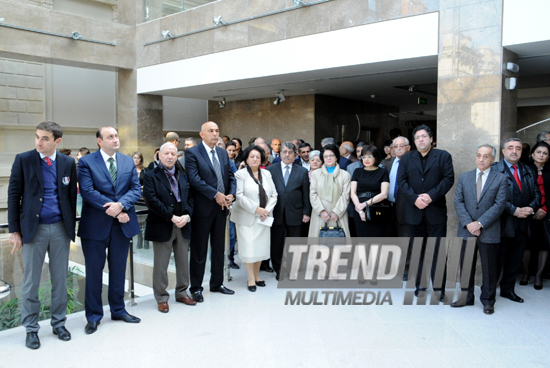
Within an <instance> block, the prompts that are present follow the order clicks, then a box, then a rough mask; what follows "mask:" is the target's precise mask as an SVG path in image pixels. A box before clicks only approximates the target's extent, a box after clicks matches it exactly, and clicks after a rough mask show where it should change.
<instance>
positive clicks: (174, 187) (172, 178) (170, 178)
mask: <svg viewBox="0 0 550 368" xmlns="http://www.w3.org/2000/svg"><path fill="white" fill-rule="evenodd" d="M168 181H169V182H170V187H172V193H174V197H176V202H178V203H179V202H181V198H180V188H179V186H178V180H177V179H176V177H175V175H174V174H172V173H168Z"/></svg>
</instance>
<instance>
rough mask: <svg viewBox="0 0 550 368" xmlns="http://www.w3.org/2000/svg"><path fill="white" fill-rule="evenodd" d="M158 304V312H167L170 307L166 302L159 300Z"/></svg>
mask: <svg viewBox="0 0 550 368" xmlns="http://www.w3.org/2000/svg"><path fill="white" fill-rule="evenodd" d="M158 305H159V312H161V313H168V311H170V307H168V303H167V302H161V303H158Z"/></svg>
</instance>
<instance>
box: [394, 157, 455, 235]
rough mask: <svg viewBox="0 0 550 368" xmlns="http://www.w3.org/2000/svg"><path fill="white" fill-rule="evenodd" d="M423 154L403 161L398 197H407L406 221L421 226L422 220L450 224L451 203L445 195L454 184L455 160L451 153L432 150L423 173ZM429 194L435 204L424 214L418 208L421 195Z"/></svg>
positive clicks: (399, 174) (398, 176) (400, 169)
mask: <svg viewBox="0 0 550 368" xmlns="http://www.w3.org/2000/svg"><path fill="white" fill-rule="evenodd" d="M421 156H422V155H421V153H420V152H418V151H412V152H407V153H405V154H404V155H403V156H402V157H401V161H400V163H399V171H398V173H397V186H398V187H399V190H398V193H397V197H398V198H399V197H401V196H403V198H402V200H403V201H404V203H403V210H404V213H405V221H406V223H407V224H409V225H418V224H419V223H420V221H422V216H423V215H425V216H426V220H427V221H428V223H430V224H441V223H444V222H446V221H447V203H446V201H445V194H447V192H448V191H449V190H450V189H451V187H452V186H453V183H454V170H453V160H452V158H451V155H450V154H449V152H447V151H444V150H440V149H432V150H431V152H430V153H429V156H428V161H427V162H426V168H425V169H424V170H422V162H421ZM422 193H427V194H428V195H429V196H430V197H431V199H432V203H430V205H428V207H426V208H425V209H423V210H421V209H419V208H418V207H416V206H415V205H414V202H415V201H416V199H417V198H418V195H419V194H422Z"/></svg>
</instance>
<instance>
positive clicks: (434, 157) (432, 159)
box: [420, 148, 439, 172]
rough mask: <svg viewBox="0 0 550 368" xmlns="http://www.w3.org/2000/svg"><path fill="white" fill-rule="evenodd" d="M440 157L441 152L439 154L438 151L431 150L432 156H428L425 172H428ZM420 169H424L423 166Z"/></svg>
mask: <svg viewBox="0 0 550 368" xmlns="http://www.w3.org/2000/svg"><path fill="white" fill-rule="evenodd" d="M438 156H439V152H437V150H434V149H433V148H432V149H430V154H429V156H428V162H426V168H425V169H424V172H426V171H428V169H429V168H430V167H431V166H432V165H433V163H434V162H435V161H436V160H437V157H438ZM420 167H422V164H420Z"/></svg>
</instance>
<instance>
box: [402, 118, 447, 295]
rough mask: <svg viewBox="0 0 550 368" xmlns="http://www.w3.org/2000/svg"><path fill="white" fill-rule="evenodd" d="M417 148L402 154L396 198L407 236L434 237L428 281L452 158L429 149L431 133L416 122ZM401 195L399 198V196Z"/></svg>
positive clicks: (443, 226) (442, 227) (442, 225)
mask: <svg viewBox="0 0 550 368" xmlns="http://www.w3.org/2000/svg"><path fill="white" fill-rule="evenodd" d="M413 137H414V143H415V144H416V149H417V151H413V152H409V153H406V154H404V155H403V157H402V159H401V161H400V165H399V171H398V173H397V185H398V187H399V189H398V192H397V201H398V202H399V201H400V200H403V207H402V208H403V211H404V213H405V221H406V222H407V224H408V225H409V231H410V236H411V237H413V238H415V237H423V238H427V237H437V238H438V240H437V242H436V245H435V249H434V262H433V264H432V270H431V271H432V272H431V274H432V280H433V277H434V274H435V267H436V260H437V256H438V253H439V243H440V238H441V237H445V236H446V234H447V203H446V200H445V194H447V192H448V191H449V190H450V189H451V187H452V186H453V183H454V170H453V160H452V158H451V155H450V154H449V152H447V151H443V150H440V149H432V141H433V133H432V131H431V129H430V128H429V127H428V126H426V125H419V126H417V127H416V128H414V130H413ZM401 196H402V197H403V198H400V197H401ZM425 246H426V244H425V241H424V244H423V246H422V252H421V254H420V265H419V268H418V275H417V280H416V288H417V290H416V292H415V294H416V295H418V291H419V290H420V289H419V285H420V276H421V274H422V263H423V260H424V252H425ZM444 283H445V277H444V278H443V285H441V286H442V287H441V288H440V287H439V285H436V286H435V287H434V291H441V294H440V299H441V300H443V298H444V288H443V286H444Z"/></svg>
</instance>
